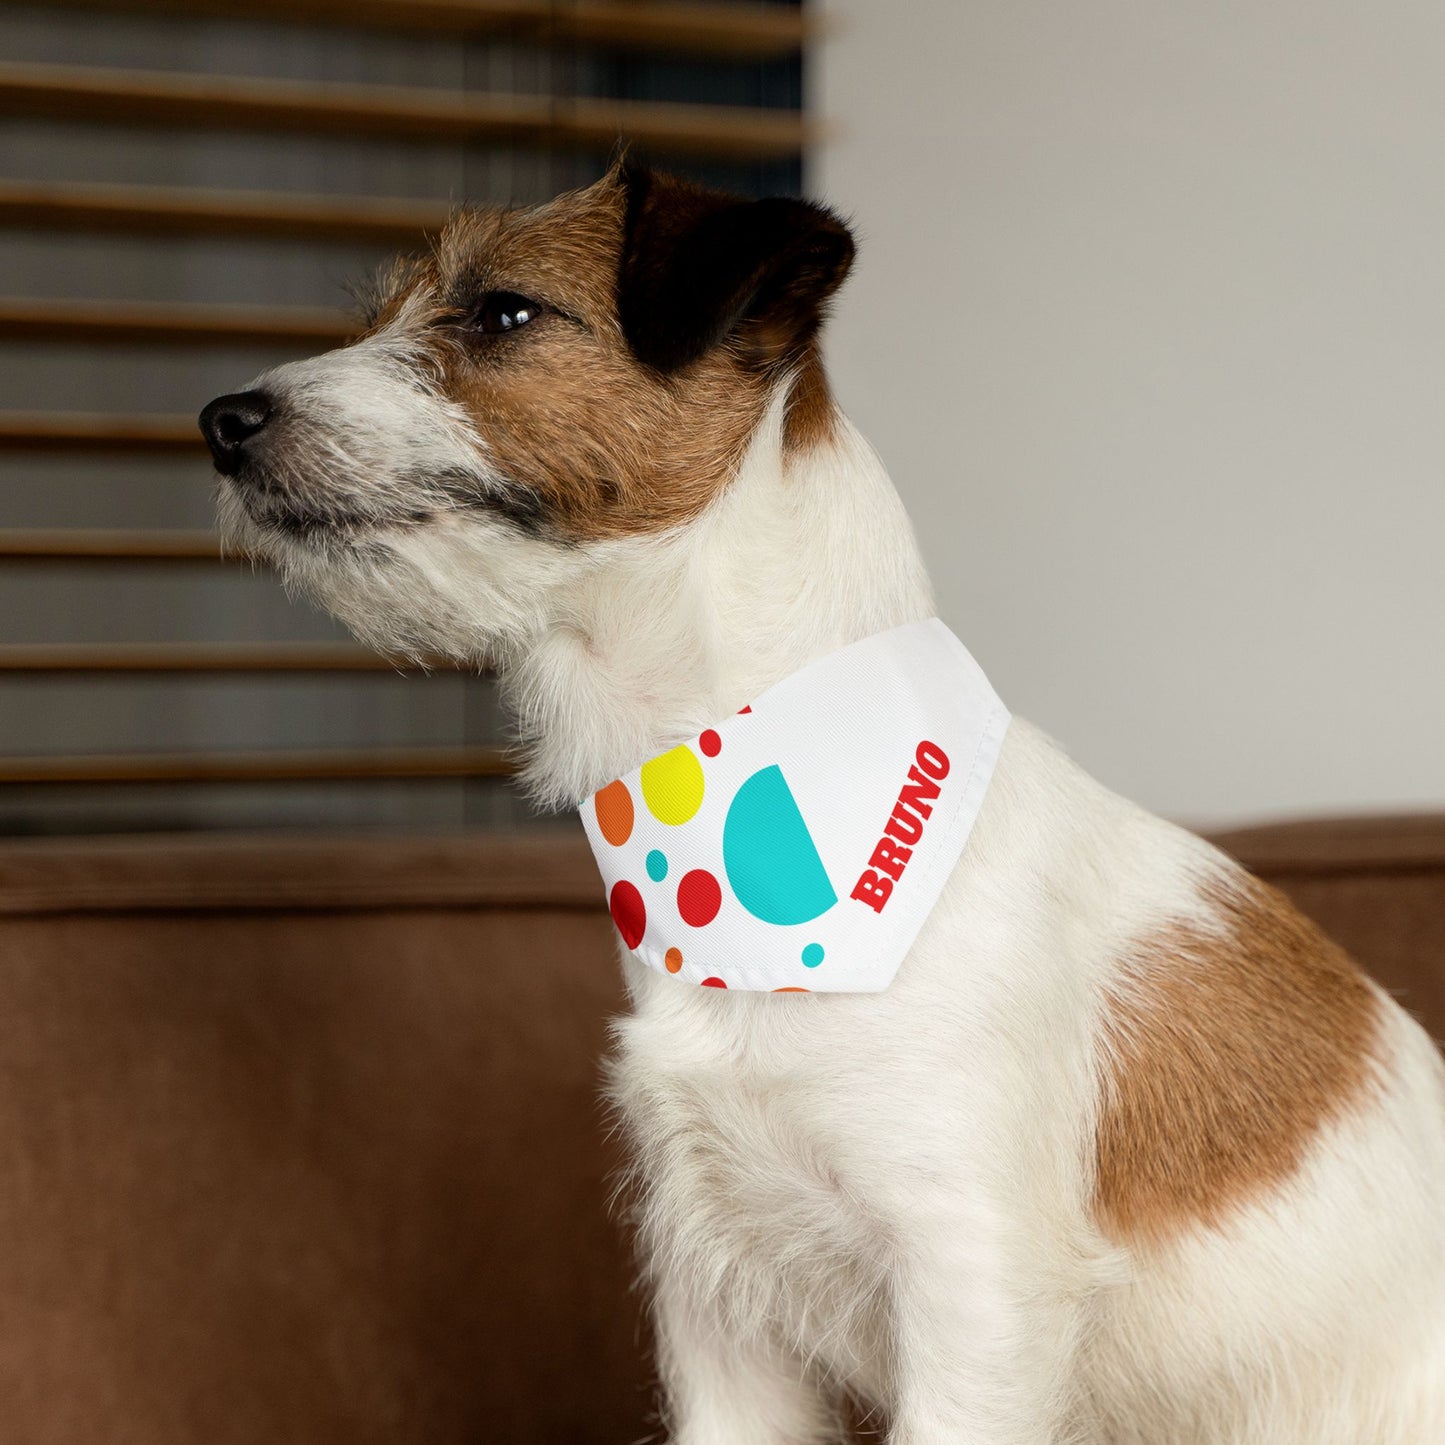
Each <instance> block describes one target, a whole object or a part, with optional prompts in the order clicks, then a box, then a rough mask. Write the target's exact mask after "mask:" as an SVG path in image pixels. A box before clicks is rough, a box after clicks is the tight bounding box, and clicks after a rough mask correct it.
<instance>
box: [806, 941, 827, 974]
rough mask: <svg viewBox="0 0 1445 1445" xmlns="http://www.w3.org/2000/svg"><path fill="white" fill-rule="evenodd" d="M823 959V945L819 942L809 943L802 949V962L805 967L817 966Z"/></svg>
mask: <svg viewBox="0 0 1445 1445" xmlns="http://www.w3.org/2000/svg"><path fill="white" fill-rule="evenodd" d="M822 961H823V945H822V944H821V943H810V944H809V945H808V946H807V947H806V948H805V949H804V950H803V964H804V966H805V967H807V968H817V966H818V965H819V964H820V963H822Z"/></svg>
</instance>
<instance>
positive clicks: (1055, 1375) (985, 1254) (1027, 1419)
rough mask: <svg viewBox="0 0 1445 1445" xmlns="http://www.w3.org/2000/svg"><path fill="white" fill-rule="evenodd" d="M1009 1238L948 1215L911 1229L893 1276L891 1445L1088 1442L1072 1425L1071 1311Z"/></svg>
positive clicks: (1075, 1313) (1043, 1268)
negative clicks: (906, 1250)
mask: <svg viewBox="0 0 1445 1445" xmlns="http://www.w3.org/2000/svg"><path fill="white" fill-rule="evenodd" d="M992 1213H993V1212H992V1211H989V1214H992ZM1010 1233H1011V1231H1008V1230H1001V1229H1000V1228H999V1226H998V1221H997V1216H996V1215H995V1216H994V1217H993V1218H990V1219H987V1220H986V1222H985V1221H984V1220H980V1219H979V1218H978V1217H972V1218H970V1217H967V1216H966V1214H965V1213H964V1212H963V1211H956V1210H954V1209H949V1208H940V1209H938V1210H936V1211H934V1212H933V1213H932V1218H931V1219H930V1220H929V1221H928V1222H927V1223H926V1224H925V1223H924V1222H923V1221H922V1220H920V1219H919V1218H918V1217H917V1215H916V1214H915V1215H914V1217H913V1218H912V1219H911V1220H910V1233H909V1238H910V1246H909V1250H908V1252H907V1255H906V1257H905V1258H902V1259H900V1260H899V1261H898V1263H897V1272H896V1274H895V1277H894V1295H893V1299H894V1314H893V1330H894V1347H895V1348H894V1354H895V1368H896V1375H895V1380H894V1392H893V1394H894V1399H893V1409H892V1412H891V1414H892V1419H893V1426H892V1429H891V1431H890V1433H889V1437H888V1438H889V1445H1087V1442H1089V1441H1091V1440H1092V1439H1093V1438H1094V1437H1093V1436H1092V1435H1090V1434H1089V1432H1088V1429H1087V1427H1086V1426H1085V1425H1084V1424H1083V1423H1082V1422H1081V1421H1080V1420H1079V1419H1078V1418H1077V1417H1074V1418H1070V1397H1071V1395H1072V1391H1071V1390H1070V1388H1069V1387H1070V1383H1071V1375H1072V1370H1073V1367H1074V1359H1075V1354H1076V1346H1077V1334H1078V1329H1077V1327H1078V1321H1079V1315H1080V1311H1079V1307H1078V1305H1077V1303H1076V1302H1075V1301H1074V1300H1071V1299H1070V1298H1069V1297H1068V1291H1066V1290H1065V1289H1063V1288H1061V1287H1060V1285H1059V1281H1058V1274H1057V1272H1054V1271H1050V1270H1049V1269H1048V1268H1047V1261H1041V1260H1040V1259H1039V1258H1038V1247H1037V1245H1036V1244H1035V1245H1033V1246H1032V1247H1031V1246H1030V1243H1029V1241H1028V1240H1027V1238H1025V1237H1023V1232H1022V1231H1020V1232H1019V1234H1018V1235H1017V1236H1015V1237H1014V1238H1013V1239H1009V1235H1010ZM985 1240H986V1241H987V1242H986V1243H982V1244H981V1241H985ZM1066 1422H1067V1423H1066Z"/></svg>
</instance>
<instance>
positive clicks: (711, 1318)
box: [653, 1281, 840, 1445]
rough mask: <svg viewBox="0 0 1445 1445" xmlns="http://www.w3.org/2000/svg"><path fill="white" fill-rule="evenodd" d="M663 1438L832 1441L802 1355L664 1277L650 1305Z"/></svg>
mask: <svg viewBox="0 0 1445 1445" xmlns="http://www.w3.org/2000/svg"><path fill="white" fill-rule="evenodd" d="M653 1312H654V1320H655V1323H656V1328H657V1354H658V1367H659V1371H660V1373H661V1377H662V1390H663V1410H664V1414H665V1416H666V1419H667V1422H668V1425H669V1434H668V1440H669V1445H835V1442H836V1441H837V1440H838V1438H839V1429H840V1427H839V1425H838V1421H837V1416H836V1414H835V1412H834V1411H833V1409H832V1408H831V1407H830V1406H829V1405H828V1403H827V1402H826V1401H825V1400H824V1398H823V1396H822V1393H821V1392H820V1390H819V1389H818V1387H817V1385H816V1384H815V1383H814V1382H813V1380H811V1379H810V1378H809V1377H808V1371H807V1369H806V1367H805V1365H804V1363H803V1361H802V1360H801V1359H800V1358H798V1357H796V1356H791V1355H790V1354H789V1353H788V1352H787V1351H785V1350H783V1349H782V1348H780V1347H778V1346H775V1345H773V1344H772V1343H771V1342H770V1341H769V1340H767V1339H765V1338H763V1337H762V1336H761V1335H760V1334H759V1335H752V1334H749V1333H745V1332H744V1331H743V1330H742V1329H741V1328H740V1327H738V1326H736V1325H734V1324H732V1323H731V1322H724V1321H723V1320H721V1319H720V1318H719V1317H718V1312H717V1311H716V1310H715V1309H714V1308H712V1307H711V1306H708V1305H699V1304H698V1303H696V1302H695V1301H693V1300H690V1299H689V1298H688V1297H687V1294H686V1291H685V1290H684V1289H683V1288H682V1287H681V1286H680V1285H679V1284H677V1283H675V1282H668V1281H664V1282H662V1283H661V1285H660V1287H659V1288H658V1291H657V1295H656V1298H655V1301H654V1305H653Z"/></svg>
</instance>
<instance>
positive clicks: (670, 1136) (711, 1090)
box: [614, 1011, 886, 1382]
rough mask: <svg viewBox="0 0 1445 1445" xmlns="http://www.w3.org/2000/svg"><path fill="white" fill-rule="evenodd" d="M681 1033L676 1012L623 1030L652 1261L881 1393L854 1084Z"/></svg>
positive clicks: (876, 1256)
mask: <svg viewBox="0 0 1445 1445" xmlns="http://www.w3.org/2000/svg"><path fill="white" fill-rule="evenodd" d="M676 1025H677V1019H676V1016H675V1015H672V1014H671V1012H670V1011H668V1012H667V1013H665V1014H664V1015H662V1016H649V1014H648V1013H647V1012H646V1011H643V1012H642V1013H641V1014H640V1015H638V1016H635V1017H634V1018H632V1019H630V1020H628V1021H627V1023H626V1024H625V1025H624V1027H623V1029H622V1031H621V1038H622V1048H621V1050H620V1054H619V1057H618V1059H617V1062H616V1067H615V1073H614V1083H615V1097H616V1099H617V1102H618V1104H619V1106H620V1107H621V1109H622V1110H623V1113H624V1116H625V1118H626V1122H627V1125H628V1128H629V1133H630V1135H631V1138H632V1141H633V1146H634V1151H635V1158H636V1160H637V1163H638V1166H639V1175H640V1182H641V1186H642V1200H643V1221H644V1234H645V1239H646V1246H647V1249H648V1252H649V1254H650V1255H651V1257H652V1259H653V1261H654V1264H655V1265H658V1266H660V1267H662V1268H664V1269H666V1270H667V1271H668V1272H669V1273H674V1277H677V1275H676V1273H675V1272H678V1271H680V1272H681V1277H684V1278H689V1279H692V1280H696V1281H707V1282H708V1290H709V1292H711V1293H713V1294H714V1295H715V1296H716V1298H717V1300H718V1301H719V1302H725V1307H726V1310H727V1311H728V1313H729V1314H731V1315H732V1316H733V1317H734V1318H736V1317H737V1316H738V1315H739V1313H741V1314H742V1315H743V1316H744V1319H743V1320H742V1321H741V1322H742V1323H745V1324H746V1325H747V1326H749V1327H753V1328H766V1329H768V1330H770V1331H778V1332H780V1333H781V1334H782V1335H783V1336H784V1337H785V1338H788V1339H789V1340H791V1341H792V1342H793V1343H794V1344H795V1345H796V1346H797V1347H798V1348H799V1349H800V1350H802V1351H803V1352H804V1353H805V1354H806V1355H807V1356H808V1357H810V1358H813V1359H815V1360H818V1361H819V1362H821V1363H823V1364H824V1365H826V1366H828V1367H830V1368H831V1369H832V1370H834V1371H836V1372H837V1373H838V1374H840V1375H843V1376H846V1377H847V1378H849V1379H851V1380H854V1381H862V1380H868V1381H870V1382H871V1381H872V1380H874V1379H876V1377H877V1373H878V1361H879V1359H880V1357H881V1354H882V1351H881V1340H882V1338H883V1332H884V1317H885V1311H886V1300H885V1297H884V1289H883V1283H884V1279H885V1270H884V1266H883V1258H884V1254H885V1241H884V1239H883V1237H882V1235H881V1231H880V1230H879V1228H878V1226H877V1222H876V1220H875V1219H874V1218H873V1217H872V1216H871V1214H870V1210H869V1206H868V1198H867V1194H868V1189H867V1182H866V1174H867V1171H866V1169H863V1170H860V1169H859V1168H858V1163H859V1161H858V1147H857V1140H856V1139H855V1138H854V1137H853V1134H854V1133H855V1132H856V1123H855V1122H854V1120H853V1117H852V1115H853V1113H854V1112H855V1110H853V1109H851V1108H850V1102H849V1097H850V1089H849V1086H848V1084H847V1082H846V1080H845V1079H844V1077H843V1076H842V1075H841V1074H830V1073H828V1072H826V1071H824V1072H822V1073H820V1071H818V1070H817V1069H814V1068H797V1069H793V1070H789V1069H787V1068H784V1067H779V1066H778V1065H779V1063H780V1062H781V1059H779V1060H774V1061H772V1063H771V1065H770V1064H769V1062H768V1061H767V1059H766V1057H760V1056H759V1055H760V1053H761V1054H762V1055H764V1056H766V1054H767V1050H766V1049H764V1050H761V1051H760V1050H759V1049H758V1048H757V1047H756V1045H757V1042H758V1040H757V1038H756V1036H754V1037H753V1038H752V1040H751V1045H752V1047H750V1048H749V1049H747V1050H745V1051H741V1052H740V1053H739V1052H734V1051H732V1050H727V1049H719V1048H718V1047H717V1045H718V1044H719V1042H720V1040H719V1039H718V1038H717V1037H716V1036H712V1037H709V1038H707V1039H705V1040H696V1041H695V1047H694V1048H692V1049H689V1048H688V1047H687V1046H686V1044H685V1042H684V1041H682V1040H680V1039H679V1037H678V1035H677V1032H676ZM780 1053H781V1051H780ZM729 1055H730V1057H729ZM854 1103H856V1100H854Z"/></svg>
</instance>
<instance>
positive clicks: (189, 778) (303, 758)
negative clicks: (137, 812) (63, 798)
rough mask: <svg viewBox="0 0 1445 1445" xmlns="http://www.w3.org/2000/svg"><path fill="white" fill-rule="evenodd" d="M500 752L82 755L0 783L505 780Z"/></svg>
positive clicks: (32, 763) (17, 763)
mask: <svg viewBox="0 0 1445 1445" xmlns="http://www.w3.org/2000/svg"><path fill="white" fill-rule="evenodd" d="M514 771H515V769H514V767H513V765H512V762H511V760H510V758H509V757H508V756H507V754H506V753H505V752H504V751H503V750H502V749H501V748H487V747H463V748H442V747H438V748H365V749H363V748H357V749H346V750H342V749H325V750H315V751H284V752H283V751H269V750H268V751H266V752H252V753H237V752H213V753H85V754H78V755H70V756H61V755H56V756H43V755H42V756H38V757H37V756H33V755H29V756H11V757H0V783H297V782H342V781H349V780H358V781H360V780H366V779H382V778H501V777H507V776H509V775H510V774H511V773H513V772H514Z"/></svg>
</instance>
